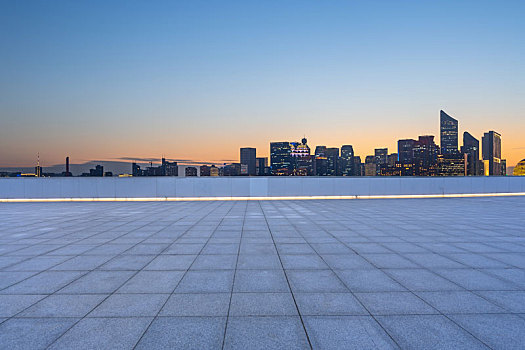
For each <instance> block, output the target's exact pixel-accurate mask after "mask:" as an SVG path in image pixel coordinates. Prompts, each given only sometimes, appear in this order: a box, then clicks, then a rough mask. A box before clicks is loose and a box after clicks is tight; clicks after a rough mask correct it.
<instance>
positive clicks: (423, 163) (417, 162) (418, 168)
mask: <svg viewBox="0 0 525 350" xmlns="http://www.w3.org/2000/svg"><path fill="white" fill-rule="evenodd" d="M438 153H439V147H438V146H437V145H436V143H435V142H434V136H431V135H426V136H419V138H418V140H417V141H416V143H415V144H414V168H415V169H414V173H415V175H417V176H431V175H435V173H436V165H437V155H438Z"/></svg>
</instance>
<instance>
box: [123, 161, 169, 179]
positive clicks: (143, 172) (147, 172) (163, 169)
mask: <svg viewBox="0 0 525 350" xmlns="http://www.w3.org/2000/svg"><path fill="white" fill-rule="evenodd" d="M131 175H133V176H178V175H179V166H178V164H177V162H170V161H167V160H166V158H162V159H161V163H160V165H159V166H153V162H150V166H149V167H146V169H141V167H140V165H138V164H137V163H131Z"/></svg>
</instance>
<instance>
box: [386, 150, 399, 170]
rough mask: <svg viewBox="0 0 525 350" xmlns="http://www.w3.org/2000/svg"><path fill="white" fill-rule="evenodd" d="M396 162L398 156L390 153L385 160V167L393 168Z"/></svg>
mask: <svg viewBox="0 0 525 350" xmlns="http://www.w3.org/2000/svg"><path fill="white" fill-rule="evenodd" d="M397 161H398V155H397V153H392V154H389V155H388V159H387V165H388V166H389V167H394V166H395V165H396V162H397Z"/></svg>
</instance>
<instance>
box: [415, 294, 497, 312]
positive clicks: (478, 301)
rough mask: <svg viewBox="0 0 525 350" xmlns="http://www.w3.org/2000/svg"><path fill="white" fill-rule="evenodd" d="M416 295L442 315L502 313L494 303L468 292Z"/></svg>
mask: <svg viewBox="0 0 525 350" xmlns="http://www.w3.org/2000/svg"><path fill="white" fill-rule="evenodd" d="M416 294H417V295H418V296H419V297H420V298H421V299H423V300H425V301H426V302H427V303H429V304H430V305H432V306H433V307H435V308H436V309H437V310H439V311H440V312H442V313H444V314H470V313H476V314H480V313H499V312H504V310H503V309H502V308H500V307H498V306H496V305H495V304H494V303H491V302H489V301H487V300H485V299H484V298H481V297H479V296H478V295H476V294H474V293H472V292H468V291H445V292H416Z"/></svg>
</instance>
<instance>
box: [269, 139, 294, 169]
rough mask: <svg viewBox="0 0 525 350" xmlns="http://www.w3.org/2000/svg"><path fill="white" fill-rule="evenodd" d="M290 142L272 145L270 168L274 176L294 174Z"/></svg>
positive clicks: (273, 143)
mask: <svg viewBox="0 0 525 350" xmlns="http://www.w3.org/2000/svg"><path fill="white" fill-rule="evenodd" d="M291 151H292V150H291V147H290V143H289V142H272V143H270V162H271V164H270V166H271V170H272V175H290V174H291V172H292V156H291Z"/></svg>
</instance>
